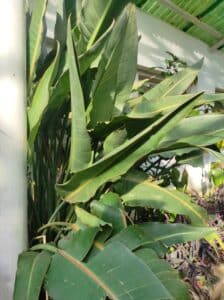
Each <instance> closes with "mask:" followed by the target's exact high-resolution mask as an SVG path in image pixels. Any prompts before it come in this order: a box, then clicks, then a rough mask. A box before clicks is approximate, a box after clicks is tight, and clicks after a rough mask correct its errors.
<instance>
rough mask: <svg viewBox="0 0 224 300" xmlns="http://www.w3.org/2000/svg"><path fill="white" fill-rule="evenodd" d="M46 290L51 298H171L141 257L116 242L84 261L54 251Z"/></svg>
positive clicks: (63, 252) (57, 299) (118, 299)
mask: <svg viewBox="0 0 224 300" xmlns="http://www.w3.org/2000/svg"><path fill="white" fill-rule="evenodd" d="M118 253H119V255H118ZM127 274H129V276H127ZM47 290H48V293H49V296H50V297H52V298H53V299H54V300H62V299H64V295H66V299H67V300H70V299H74V298H77V299H82V300H89V299H90V298H91V299H93V300H95V299H96V300H99V299H103V298H104V297H105V296H106V295H107V296H108V297H109V298H110V299H112V300H124V299H125V300H128V299H130V300H135V299H136V300H140V299H151V300H153V299H174V298H173V296H171V294H170V293H169V292H168V290H167V289H166V288H165V287H164V285H163V284H162V283H161V281H160V280H159V279H158V278H157V277H156V276H155V275H154V273H153V272H152V271H151V270H150V269H149V268H148V266H147V265H146V264H145V263H144V262H143V261H142V259H140V258H138V257H137V256H136V255H134V254H133V253H132V252H131V251H130V250H129V249H128V248H126V247H125V246H124V245H122V244H121V243H118V242H114V243H111V244H110V245H108V246H107V247H105V248H104V249H103V250H102V251H101V252H99V254H98V255H96V256H94V257H93V258H91V259H90V261H89V262H88V263H82V262H80V261H78V260H77V259H75V258H74V257H72V256H71V255H69V254H68V253H67V252H66V251H65V250H58V254H56V255H54V257H53V260H52V264H51V267H50V269H49V272H48V276H47Z"/></svg>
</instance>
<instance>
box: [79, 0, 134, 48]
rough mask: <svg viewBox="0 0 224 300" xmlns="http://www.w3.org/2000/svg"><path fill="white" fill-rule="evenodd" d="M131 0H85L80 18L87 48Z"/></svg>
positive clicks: (80, 25)
mask: <svg viewBox="0 0 224 300" xmlns="http://www.w3.org/2000/svg"><path fill="white" fill-rule="evenodd" d="M128 2H130V1H129V0H124V1H120V0H108V1H101V0H91V1H85V5H83V7H82V10H81V15H80V20H79V27H80V30H81V33H82V39H83V42H84V43H85V44H86V48H87V50H88V49H90V48H91V47H92V45H93V44H94V42H95V41H96V40H97V39H98V38H99V37H100V35H102V34H103V33H104V32H105V31H106V30H107V29H108V27H109V26H110V25H111V23H112V21H113V20H114V19H115V18H116V17H117V15H119V14H120V12H121V11H122V9H123V7H124V6H125V5H126V4H127V3H128Z"/></svg>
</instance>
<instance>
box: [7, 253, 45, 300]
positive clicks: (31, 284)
mask: <svg viewBox="0 0 224 300" xmlns="http://www.w3.org/2000/svg"><path fill="white" fill-rule="evenodd" d="M50 261H51V254H50V253H49V252H46V251H43V252H41V253H37V252H25V253H22V254H21V255H20V256H19V261H18V268H17V273H16V283H15V288H14V297H13V299H14V300H21V299H23V300H38V299H39V294H40V290H41V287H42V284H43V281H44V277H45V275H46V272H47V269H48V267H49V264H50Z"/></svg>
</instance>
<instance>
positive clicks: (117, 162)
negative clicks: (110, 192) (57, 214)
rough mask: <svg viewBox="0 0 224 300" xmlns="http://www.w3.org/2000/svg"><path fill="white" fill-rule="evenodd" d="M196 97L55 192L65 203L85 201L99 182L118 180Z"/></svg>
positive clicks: (175, 121)
mask: <svg viewBox="0 0 224 300" xmlns="http://www.w3.org/2000/svg"><path fill="white" fill-rule="evenodd" d="M197 98H198V97H197V95H196V96H195V97H193V98H191V99H189V102H188V103H187V104H185V105H184V106H182V107H180V108H179V110H178V111H175V112H173V113H170V114H168V116H165V117H163V118H161V119H160V120H158V121H156V122H155V123H154V124H153V125H150V126H149V127H147V128H146V129H145V130H143V132H141V133H140V134H138V135H137V136H135V137H134V138H132V139H130V140H129V141H127V142H126V143H124V144H123V145H122V146H120V147H118V149H115V150H114V151H113V152H111V153H110V154H109V155H108V156H107V157H105V158H104V159H102V160H101V161H98V163H96V164H95V165H93V166H92V167H90V168H87V169H86V170H83V171H82V172H79V173H76V174H74V175H73V176H72V178H71V179H70V180H69V181H68V182H66V183H65V184H63V185H58V186H57V190H58V192H59V193H60V194H61V195H62V196H63V197H64V199H65V200H66V201H68V202H87V201H88V200H89V199H90V198H91V197H92V196H93V195H94V194H95V193H96V191H97V189H98V188H99V187H100V186H101V185H102V184H104V183H106V182H107V181H114V180H117V179H118V178H119V176H121V175H123V174H125V173H126V172H127V171H128V170H129V169H130V168H131V167H132V166H133V164H134V163H136V162H137V161H138V160H139V159H141V158H143V157H144V156H146V155H147V154H149V153H150V152H151V151H153V150H155V149H156V148H157V147H158V144H159V142H160V141H161V139H162V138H163V137H164V136H165V135H166V134H167V133H168V132H169V131H170V130H172V129H173V128H174V127H175V126H176V124H177V122H179V121H180V120H181V119H182V118H183V117H184V116H186V115H188V114H189V112H190V111H191V110H192V107H193V106H194V105H195V101H197ZM152 132H153V134H152Z"/></svg>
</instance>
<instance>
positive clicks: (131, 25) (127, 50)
mask: <svg viewBox="0 0 224 300" xmlns="http://www.w3.org/2000/svg"><path fill="white" fill-rule="evenodd" d="M120 43H122V44H123V45H122V53H121V57H120V63H119V66H118V69H117V82H116V99H115V103H116V107H117V108H118V109H119V110H121V111H122V110H123V108H124V104H125V102H126V100H127V99H128V98H129V96H130V94H131V91H132V86H133V83H134V80H135V77H136V69H137V55H138V29H137V24H136V15H135V6H134V5H132V6H131V8H130V13H129V19H128V24H127V28H126V30H125V33H124V35H123V36H122V39H120Z"/></svg>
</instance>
